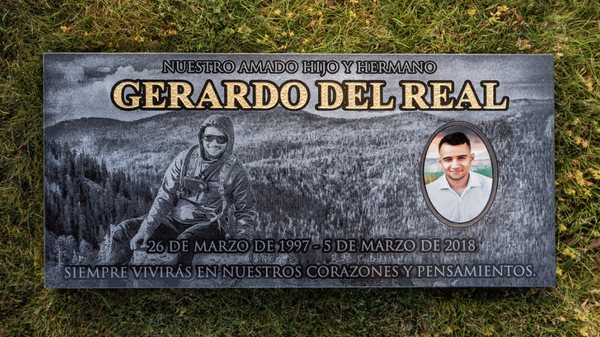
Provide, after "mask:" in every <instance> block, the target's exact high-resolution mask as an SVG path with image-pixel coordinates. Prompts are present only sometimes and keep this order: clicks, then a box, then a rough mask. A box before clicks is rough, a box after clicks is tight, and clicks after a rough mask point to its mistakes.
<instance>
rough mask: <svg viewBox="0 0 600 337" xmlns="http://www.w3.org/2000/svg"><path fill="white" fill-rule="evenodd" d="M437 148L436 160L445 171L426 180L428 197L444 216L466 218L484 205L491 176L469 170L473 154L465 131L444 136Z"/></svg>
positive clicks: (477, 211) (473, 157) (479, 210)
mask: <svg viewBox="0 0 600 337" xmlns="http://www.w3.org/2000/svg"><path fill="white" fill-rule="evenodd" d="M438 151H439V159H438V161H439V163H440V165H441V166H442V169H443V171H444V174H443V175H442V176H441V177H439V178H438V179H436V180H435V181H433V182H431V183H429V184H427V186H426V189H427V195H428V196H429V200H431V203H432V204H433V206H434V207H435V209H436V210H437V211H438V212H439V213H440V214H441V215H442V216H443V217H444V218H446V219H447V220H449V221H452V222H456V223H464V222H468V221H470V220H472V219H474V218H475V217H477V216H478V215H479V214H480V213H481V212H482V211H483V209H484V208H485V205H486V204H487V202H488V200H489V198H490V193H491V191H492V179H490V178H488V177H486V176H484V175H481V174H479V173H476V172H473V171H471V164H472V163H473V161H474V160H475V154H474V153H473V152H472V151H471V142H470V141H469V138H468V137H467V136H466V135H465V134H464V133H462V132H454V133H450V134H448V135H446V136H444V137H443V138H442V140H441V141H440V143H439V145H438Z"/></svg>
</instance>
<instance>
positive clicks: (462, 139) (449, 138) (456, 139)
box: [438, 132, 471, 151]
mask: <svg viewBox="0 0 600 337" xmlns="http://www.w3.org/2000/svg"><path fill="white" fill-rule="evenodd" d="M444 143H448V145H452V146H456V145H462V144H467V145H468V146H469V149H470V148H471V141H470V140H469V137H467V135H465V134H464V133H462V132H453V133H449V134H447V135H445V136H444V138H442V140H440V144H439V145H438V151H439V150H440V149H441V148H442V144H444Z"/></svg>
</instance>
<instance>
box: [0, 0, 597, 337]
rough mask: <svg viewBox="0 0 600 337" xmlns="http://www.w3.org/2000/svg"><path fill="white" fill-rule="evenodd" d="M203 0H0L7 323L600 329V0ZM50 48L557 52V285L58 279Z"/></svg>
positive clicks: (72, 328)
mask: <svg viewBox="0 0 600 337" xmlns="http://www.w3.org/2000/svg"><path fill="white" fill-rule="evenodd" d="M189 2H192V1H189ZM193 3H194V4H188V1H165V0H158V1H153V0H145V1H112V0H95V1H87V2H84V1H65V3H64V4H63V3H62V1H56V0H54V1H53V0H45V1H33V0H30V1H25V0H7V1H6V0H5V1H2V3H1V4H0V18H1V20H2V21H1V24H0V38H1V40H2V44H1V46H2V49H1V51H0V53H1V55H2V58H1V61H0V62H1V63H0V180H1V183H0V200H1V201H0V240H1V241H0V298H1V300H0V301H1V302H0V317H1V319H0V335H9V336H10V335H14V336H26V335H42V336H45V335H79V334H81V335H124V336H143V335H166V336H169V335H172V336H175V335H190V334H199V335H209V336H211V335H213V336H218V335H223V336H238V335H256V336H263V335H274V336H288V335H313V336H319V335H334V336H335V335H340V336H341V335H392V336H393V335H422V336H431V335H456V336H471V335H487V336H493V335H498V336H511V335H512V336H529V335H534V336H541V335H544V336H545V335H557V336H563V335H564V336H578V335H579V336H598V335H600V251H599V250H591V249H590V248H589V247H590V243H591V242H592V240H593V239H597V238H599V237H600V228H599V225H598V219H599V218H600V216H599V214H598V212H599V209H600V207H599V206H600V205H599V204H600V203H599V201H600V189H599V187H598V186H600V160H599V159H600V148H599V147H598V145H599V138H600V137H599V136H600V125H599V123H598V122H599V118H600V117H599V116H600V47H599V46H600V33H599V31H600V19H599V18H600V5H599V4H598V2H597V1H567V0H563V1H552V2H550V1H506V2H505V3H504V4H503V5H502V6H500V5H497V4H494V3H493V2H491V1H484V2H478V3H477V4H476V5H474V4H473V2H471V1H406V2H404V1H391V0H390V1H298V2H295V1H282V0H273V1H252V0H237V1H235V0H230V1H228V0H213V1H194V2H193ZM46 51H85V52H101V51H105V52H114V51H120V52H150V51H152V52H300V53H304V52H306V53H334V52H335V53H358V52H361V53H550V54H553V55H554V57H555V90H556V113H555V116H556V128H555V137H556V150H555V153H556V200H557V238H558V240H557V261H558V268H557V275H558V276H557V278H558V285H557V288H555V289H531V290H526V289H479V290H474V289H471V290H464V289H462V290H461V289H458V290H419V289H416V290H415V289H413V290H392V289H390V290H378V289H371V290H356V289H355V290H343V289H342V290H339V289H338V290H326V289H323V290H277V289H271V290H266V289H265V290H202V289H195V290H169V289H164V290H99V291H93V290H80V291H61V290H47V289H44V288H43V270H42V268H43V244H42V243H43V226H42V223H43V221H42V220H43V219H42V216H43V207H42V206H43V195H42V191H43V189H42V65H41V61H42V53H43V52H46Z"/></svg>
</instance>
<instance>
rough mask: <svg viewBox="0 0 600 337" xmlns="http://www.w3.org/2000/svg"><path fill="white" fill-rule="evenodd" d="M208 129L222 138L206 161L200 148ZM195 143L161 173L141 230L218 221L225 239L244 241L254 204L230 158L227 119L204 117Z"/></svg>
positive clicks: (253, 215)
mask: <svg viewBox="0 0 600 337" xmlns="http://www.w3.org/2000/svg"><path fill="white" fill-rule="evenodd" d="M209 126H213V127H216V128H218V129H220V130H221V131H222V132H224V133H225V134H226V135H227V139H228V142H227V146H226V149H225V151H224V152H223V154H222V155H221V156H220V157H219V158H217V159H215V160H208V159H207V156H206V155H205V154H204V148H203V147H202V138H203V136H204V130H205V129H206V128H207V127H209ZM198 141H199V146H195V147H193V148H192V149H188V150H185V151H183V152H181V153H180V154H179V155H177V157H176V158H175V159H174V160H173V161H172V162H171V164H170V165H169V167H168V168H167V170H166V172H165V174H164V177H163V181H162V184H161V187H160V188H159V190H158V193H157V195H156V198H155V199H154V202H153V204H152V207H151V208H150V211H149V212H148V215H147V216H146V219H145V220H144V222H143V223H142V230H146V231H148V232H149V233H152V232H153V231H154V229H156V228H157V227H158V226H159V225H160V224H161V223H164V224H166V225H168V224H169V222H170V221H173V220H174V221H177V222H179V223H183V224H190V225H193V224H195V223H199V222H203V221H207V220H211V219H213V218H215V217H218V218H219V223H220V224H221V226H222V227H223V229H224V230H225V234H226V236H227V237H231V238H246V239H250V238H251V237H252V232H253V229H254V226H255V218H256V210H255V204H256V201H255V198H254V194H253V192H252V189H251V187H250V182H249V179H248V173H247V172H246V170H245V168H244V167H243V166H242V164H241V163H240V162H239V161H238V159H237V157H236V155H235V154H234V153H233V145H234V141H235V135H234V130H233V122H232V121H231V118H229V117H227V116H222V115H211V116H209V117H208V118H207V119H206V120H205V121H204V122H203V123H202V125H201V126H200V131H199V132H198ZM188 156H189V160H187V164H186V157H188ZM182 170H185V172H182ZM182 173H183V174H184V176H183V177H182ZM184 178H188V179H187V180H186V181H184ZM189 181H191V182H193V183H191V184H189V183H188V182H189ZM195 182H198V186H196V185H195ZM191 185H194V186H191ZM224 206H225V207H226V209H224ZM231 215H233V218H234V219H231ZM233 220H234V221H233Z"/></svg>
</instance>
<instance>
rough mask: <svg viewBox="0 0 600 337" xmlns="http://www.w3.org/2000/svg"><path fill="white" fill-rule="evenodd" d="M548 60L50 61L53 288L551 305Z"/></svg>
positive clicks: (47, 170) (48, 206)
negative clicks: (437, 294) (312, 292)
mask: <svg viewBox="0 0 600 337" xmlns="http://www.w3.org/2000/svg"><path fill="white" fill-rule="evenodd" d="M553 109H554V99H553V60H552V57H551V56H550V55H393V54H385V55H360V54H353V55H318V54H305V55H298V54H160V53H159V54H93V53H48V54H45V55H44V192H45V285H46V287H50V288H115V287H116V288H156V287H182V288H186V287H199V288H218V287H552V286H554V284H555V230H554V228H555V227H554V226H555V225H554V214H555V207H554V152H553V151H554V134H553V132H554V129H553V128H554V124H553V123H554V112H553Z"/></svg>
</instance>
